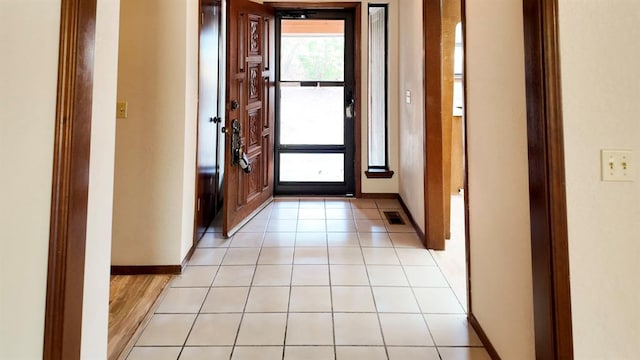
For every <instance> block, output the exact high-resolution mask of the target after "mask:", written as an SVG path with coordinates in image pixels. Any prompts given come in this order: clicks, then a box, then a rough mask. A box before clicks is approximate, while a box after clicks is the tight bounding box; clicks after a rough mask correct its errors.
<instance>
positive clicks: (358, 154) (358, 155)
mask: <svg viewBox="0 0 640 360" xmlns="http://www.w3.org/2000/svg"><path fill="white" fill-rule="evenodd" d="M344 6H345V9H348V7H346V6H347V5H344ZM351 8H353V9H354V10H353V12H354V27H355V29H354V38H355V44H354V49H353V53H354V55H355V59H354V61H355V64H354V68H353V72H354V74H353V75H354V76H355V89H354V91H353V92H354V98H355V101H356V103H355V119H354V120H353V121H355V124H354V126H353V136H354V137H355V139H354V140H355V145H354V146H355V149H354V150H355V154H354V159H353V166H354V168H355V169H354V172H353V176H354V182H355V196H356V197H358V196H360V194H362V135H361V134H362V120H363V119H362V111H361V109H362V103H363V101H364V100H365V99H364V98H363V96H362V31H361V29H362V12H361V11H360V8H361V5H360V2H358V3H356V4H355V6H351Z"/></svg>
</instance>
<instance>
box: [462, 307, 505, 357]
mask: <svg viewBox="0 0 640 360" xmlns="http://www.w3.org/2000/svg"><path fill="white" fill-rule="evenodd" d="M467 319H468V320H469V325H471V327H472V328H473V330H474V331H475V332H476V334H477V335H478V338H479V339H480V342H482V345H483V346H484V348H485V350H487V353H488V354H489V356H490V357H491V359H492V360H500V355H498V352H497V351H496V348H495V347H494V346H493V344H492V343H491V340H489V337H488V336H487V334H486V333H485V332H484V329H482V326H480V323H479V322H478V319H476V317H475V316H474V315H473V314H471V313H469V315H468V316H467Z"/></svg>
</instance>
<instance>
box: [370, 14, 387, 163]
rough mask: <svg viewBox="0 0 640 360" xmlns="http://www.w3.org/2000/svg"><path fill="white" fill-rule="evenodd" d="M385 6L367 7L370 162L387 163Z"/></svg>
mask: <svg viewBox="0 0 640 360" xmlns="http://www.w3.org/2000/svg"><path fill="white" fill-rule="evenodd" d="M386 37H387V29H386V8H385V7H381V6H374V7H369V166H376V167H386V166H387V155H386V153H387V149H386V147H387V64H386V59H387V44H386Z"/></svg>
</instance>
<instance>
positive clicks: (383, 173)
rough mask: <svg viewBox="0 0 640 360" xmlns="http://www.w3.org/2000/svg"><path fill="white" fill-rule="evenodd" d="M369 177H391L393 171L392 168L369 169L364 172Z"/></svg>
mask: <svg viewBox="0 0 640 360" xmlns="http://www.w3.org/2000/svg"><path fill="white" fill-rule="evenodd" d="M364 174H365V175H366V177H367V178H369V179H391V178H392V177H393V174H394V172H393V171H392V170H384V169H369V170H367V171H365V172H364Z"/></svg>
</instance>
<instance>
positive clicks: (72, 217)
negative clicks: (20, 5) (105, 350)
mask: <svg viewBox="0 0 640 360" xmlns="http://www.w3.org/2000/svg"><path fill="white" fill-rule="evenodd" d="M95 20H96V0H85V1H81V0H62V4H61V17H60V45H59V55H58V87H57V91H58V98H57V103H56V124H55V142H54V149H53V184H52V194H51V223H50V231H49V265H48V273H47V293H46V305H45V325H44V344H43V359H47V360H54V359H56V360H58V359H65V360H73V359H80V351H81V333H82V304H83V290H84V266H85V248H86V236H87V234H86V233H87V206H88V193H89V153H90V145H91V111H92V101H93V96H92V95H93V60H94V59H93V54H94V49H95Z"/></svg>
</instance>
